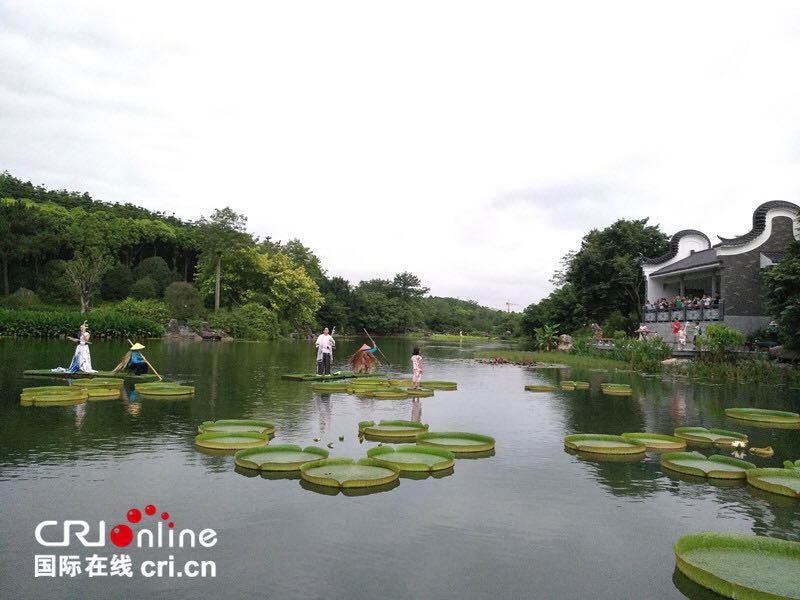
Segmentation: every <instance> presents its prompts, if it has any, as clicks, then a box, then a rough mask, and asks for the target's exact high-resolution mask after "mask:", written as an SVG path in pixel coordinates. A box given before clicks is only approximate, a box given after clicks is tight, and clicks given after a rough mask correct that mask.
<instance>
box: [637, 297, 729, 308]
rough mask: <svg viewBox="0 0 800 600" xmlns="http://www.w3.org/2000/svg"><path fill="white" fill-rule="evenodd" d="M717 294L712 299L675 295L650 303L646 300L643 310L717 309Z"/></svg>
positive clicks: (718, 301)
mask: <svg viewBox="0 0 800 600" xmlns="http://www.w3.org/2000/svg"><path fill="white" fill-rule="evenodd" d="M720 300H721V298H720V296H719V293H716V294H714V297H713V298H712V297H711V296H709V295H708V294H703V295H702V296H694V297H690V296H681V295H680V294H678V295H676V296H675V297H674V298H672V299H669V298H659V299H658V300H655V301H653V302H651V301H650V300H648V301H647V302H646V303H645V305H644V308H645V310H681V309H684V308H717V307H718V306H719V303H720Z"/></svg>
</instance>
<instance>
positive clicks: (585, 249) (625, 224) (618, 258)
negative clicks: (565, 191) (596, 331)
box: [564, 219, 668, 321]
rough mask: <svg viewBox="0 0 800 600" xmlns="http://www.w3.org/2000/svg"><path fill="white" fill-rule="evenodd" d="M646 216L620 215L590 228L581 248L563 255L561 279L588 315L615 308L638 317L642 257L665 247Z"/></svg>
mask: <svg viewBox="0 0 800 600" xmlns="http://www.w3.org/2000/svg"><path fill="white" fill-rule="evenodd" d="M647 221H648V219H636V220H627V219H620V220H618V221H616V222H615V223H613V224H612V225H610V226H608V227H606V228H605V229H600V230H598V229H592V230H591V231H590V232H589V233H588V234H586V236H584V238H583V241H582V242H581V248H580V250H578V252H576V253H575V254H574V255H573V256H571V257H568V258H566V260H567V262H568V266H567V268H566V273H565V275H564V280H565V281H566V282H569V283H571V284H572V285H573V286H574V287H575V294H576V297H577V299H578V301H579V302H580V303H581V304H582V305H583V306H584V307H585V308H586V313H587V315H588V317H589V318H591V319H594V320H597V321H601V320H603V319H604V318H606V317H607V316H608V315H610V314H611V313H612V312H614V311H615V310H618V311H620V312H621V313H622V314H624V315H634V316H635V317H636V318H638V315H639V314H640V312H641V307H642V298H643V296H644V275H643V273H642V267H641V260H642V258H643V257H648V256H658V255H659V254H663V253H664V252H666V250H667V246H668V238H667V236H666V235H665V234H664V233H663V232H662V231H661V230H660V229H659V227H658V225H648V224H647Z"/></svg>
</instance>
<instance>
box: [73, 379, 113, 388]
mask: <svg viewBox="0 0 800 600" xmlns="http://www.w3.org/2000/svg"><path fill="white" fill-rule="evenodd" d="M123 385H125V380H124V379H119V378H116V377H94V378H92V379H76V380H75V381H73V382H72V386H73V387H101V388H112V387H116V388H121V387H122V386H123Z"/></svg>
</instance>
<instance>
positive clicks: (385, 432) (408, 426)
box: [358, 421, 428, 438]
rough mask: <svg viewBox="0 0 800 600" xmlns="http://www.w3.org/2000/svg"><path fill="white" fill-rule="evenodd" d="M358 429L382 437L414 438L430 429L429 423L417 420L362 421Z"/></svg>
mask: <svg viewBox="0 0 800 600" xmlns="http://www.w3.org/2000/svg"><path fill="white" fill-rule="evenodd" d="M358 431H359V432H360V433H363V434H365V435H374V436H379V437H382V438H413V437H417V435H419V434H420V433H426V432H427V431H428V425H427V424H425V423H417V422H416V421H381V422H380V423H377V424H376V423H375V421H361V422H359V424H358Z"/></svg>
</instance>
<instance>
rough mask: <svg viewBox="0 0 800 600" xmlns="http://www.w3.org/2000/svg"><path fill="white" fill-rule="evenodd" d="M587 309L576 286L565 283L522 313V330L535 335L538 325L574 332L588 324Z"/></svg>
mask: <svg viewBox="0 0 800 600" xmlns="http://www.w3.org/2000/svg"><path fill="white" fill-rule="evenodd" d="M586 321H587V316H586V309H585V308H584V307H583V304H581V302H580V300H578V295H577V294H576V292H575V286H574V285H572V284H571V283H565V284H564V285H563V286H562V287H560V288H558V289H556V290H553V292H552V293H551V294H550V295H549V296H547V297H546V298H543V299H542V300H540V301H539V302H538V303H537V304H531V305H530V306H528V307H527V308H526V309H525V310H524V311H523V315H522V323H521V326H522V331H523V333H525V334H526V335H528V336H534V335H535V331H536V329H537V328H538V327H542V326H545V325H550V326H556V328H557V329H558V331H561V332H562V333H573V332H575V331H577V330H578V329H581V328H583V327H585V326H586Z"/></svg>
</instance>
